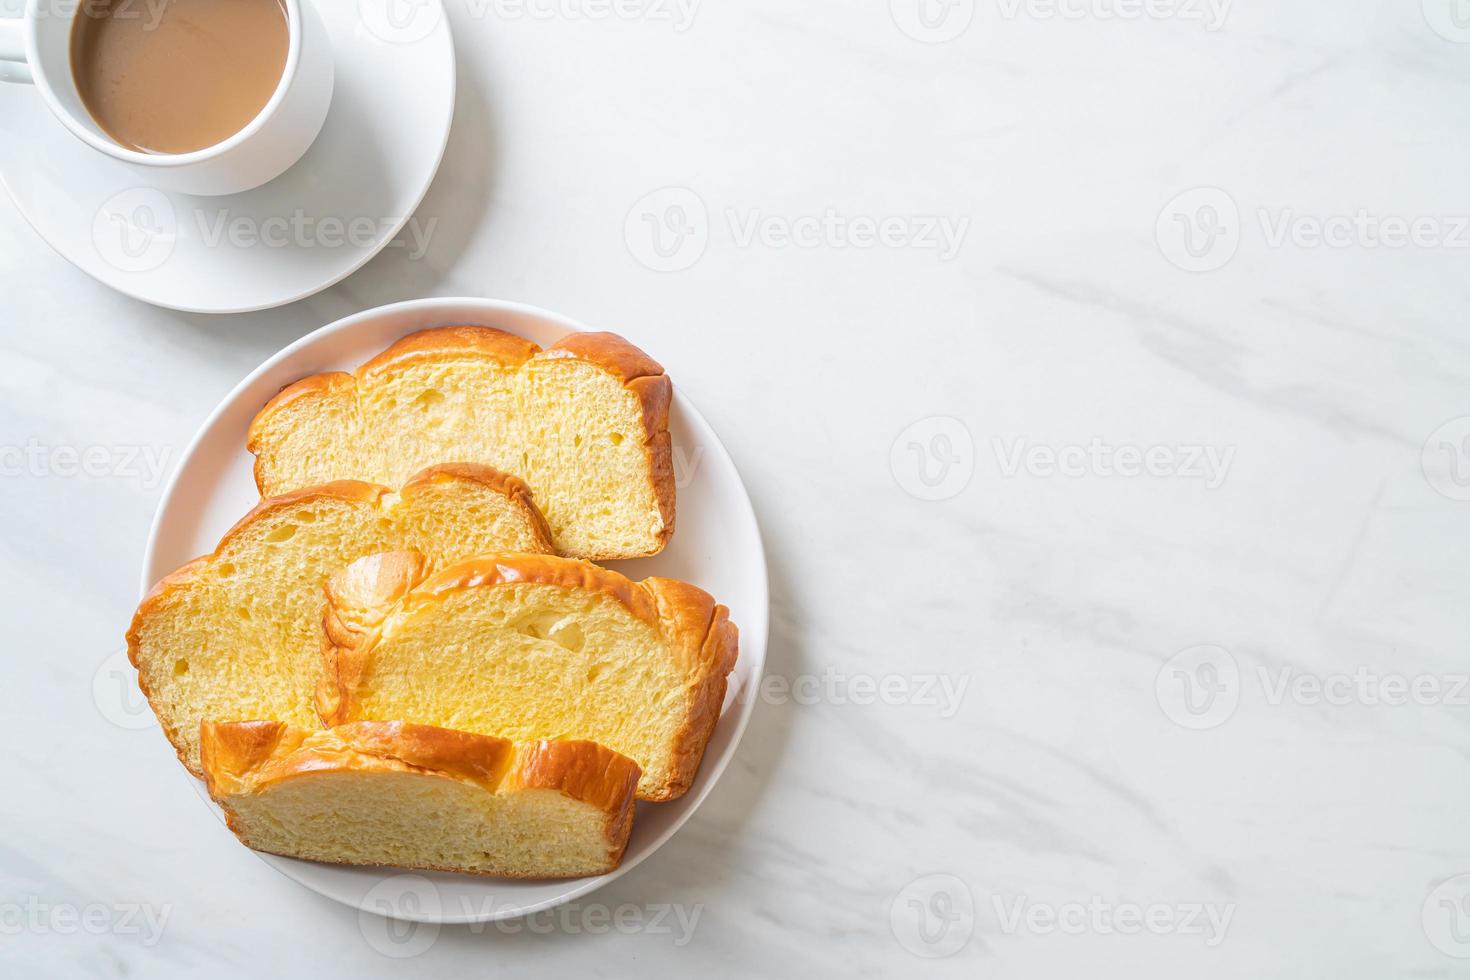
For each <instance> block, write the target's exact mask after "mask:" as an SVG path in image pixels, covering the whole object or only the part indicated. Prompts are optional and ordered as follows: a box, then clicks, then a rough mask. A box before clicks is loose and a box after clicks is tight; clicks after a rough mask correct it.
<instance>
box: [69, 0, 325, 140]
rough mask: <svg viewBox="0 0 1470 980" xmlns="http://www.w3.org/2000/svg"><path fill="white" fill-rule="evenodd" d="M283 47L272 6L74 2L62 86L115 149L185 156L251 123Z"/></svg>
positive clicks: (267, 0) (219, 1)
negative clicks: (71, 88) (68, 77)
mask: <svg viewBox="0 0 1470 980" xmlns="http://www.w3.org/2000/svg"><path fill="white" fill-rule="evenodd" d="M332 2H341V0H332ZM290 38H291V31H290V26H289V23H288V21H287V16H286V9H285V7H284V6H283V5H282V2H281V0H165V2H164V3H162V4H151V3H150V4H143V3H138V2H136V0H84V3H83V5H82V9H81V10H80V11H79V12H78V14H77V16H76V20H75V22H74V24H73V26H72V33H71V65H72V77H73V80H74V81H75V82H76V88H77V93H78V94H79V95H80V96H81V99H82V104H83V105H85V106H86V108H87V111H88V112H89V113H91V115H92V118H93V119H94V120H95V121H96V123H97V125H98V126H99V127H101V129H102V130H103V131H104V132H105V133H107V135H108V136H110V137H112V139H114V140H116V141H117V143H118V144H119V145H120V146H123V147H125V148H127V149H130V150H138V151H141V152H144V153H150V154H176V153H191V152H193V151H195V150H202V149H204V148H206V147H210V146H214V145H215V144H217V143H220V142H223V141H224V140H226V139H228V138H229V137H231V136H233V135H234V134H235V133H238V132H239V131H240V130H242V129H244V128H245V127H246V126H247V125H249V123H250V121H251V120H252V119H254V118H255V117H256V116H258V115H259V114H260V111H261V110H262V109H263V108H265V105H266V103H267V102H269V101H270V99H271V96H272V95H273V94H274V93H275V91H276V88H277V86H278V85H279V84H280V82H281V77H282V75H283V73H284V71H285V67H286V55H287V51H288V49H289V47H290Z"/></svg>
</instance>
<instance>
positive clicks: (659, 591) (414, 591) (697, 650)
mask: <svg viewBox="0 0 1470 980" xmlns="http://www.w3.org/2000/svg"><path fill="white" fill-rule="evenodd" d="M425 567H426V566H425V563H424V562H423V560H422V557H421V556H419V555H417V553H415V552H411V551H408V552H390V553H387V554H383V555H369V556H366V557H364V558H359V559H358V560H357V561H355V562H353V563H352V564H351V565H349V566H348V567H347V568H345V569H343V570H342V571H341V572H339V573H338V574H337V575H335V576H333V577H332V579H330V580H329V581H328V582H327V584H326V586H325V590H326V594H327V604H326V611H325V614H324V616H323V640H322V682H321V685H320V686H319V687H318V700H317V710H318V713H319V714H320V716H321V719H322V723H323V724H325V725H328V726H332V725H340V724H344V723H346V722H347V721H348V719H349V718H350V717H351V714H352V707H351V705H352V702H353V700H354V699H355V695H356V689H357V684H358V681H359V679H360V678H361V676H362V673H363V671H364V669H365V668H366V666H367V662H368V660H369V658H370V657H371V656H372V651H373V648H374V647H375V646H376V644H377V641H378V637H379V632H380V629H381V626H382V624H383V622H384V621H385V620H386V619H387V618H388V617H389V616H390V615H392V613H394V612H395V611H398V610H400V609H406V608H410V607H412V606H415V605H419V604H422V603H426V602H437V601H440V600H441V599H442V598H443V597H444V596H446V595H448V594H449V593H452V592H456V591H459V590H461V589H468V588H478V587H481V586H495V585H500V584H512V583H517V582H534V583H538V584H543V585H554V586H560V587H562V588H569V589H583V590H592V591H600V592H603V593H605V594H607V595H610V596H612V597H613V598H614V599H615V600H617V601H618V602H619V603H620V604H621V605H623V606H624V607H625V608H626V609H628V611H629V612H630V613H632V614H633V615H634V616H636V617H638V618H639V619H641V620H643V621H644V622H646V623H648V624H649V625H651V626H653V627H655V628H656V629H657V630H658V631H659V633H660V634H661V635H662V636H663V638H664V640H665V642H666V643H668V644H669V647H670V649H671V650H672V652H673V655H674V657H675V660H676V662H677V663H678V665H679V667H680V668H681V670H682V671H683V673H684V676H685V684H686V688H687V691H688V705H689V708H688V713H687V715H686V717H685V720H684V722H683V724H682V725H681V726H680V728H679V730H678V733H677V735H676V736H675V739H674V744H673V745H672V747H671V752H670V754H671V757H672V760H673V765H672V766H671V771H670V775H669V778H668V779H667V780H666V781H665V782H664V783H663V784H662V785H659V786H654V787H649V788H646V789H644V790H643V791H642V792H641V793H640V794H639V797H638V798H639V799H644V800H651V801H660V802H662V801H668V800H673V799H677V798H678V797H680V796H682V795H683V794H684V793H685V792H687V791H688V789H689V787H690V786H691V785H692V784H693V782H694V777H695V776H696V774H697V773H698V771H699V765H700V762H701V760H702V759H703V757H704V749H705V746H706V745H707V744H708V742H709V739H710V737H711V735H713V733H714V729H715V725H716V724H717V723H718V722H719V720H720V708H721V706H722V704H723V703H724V700H725V687H726V680H727V677H728V675H729V673H730V671H731V670H733V669H734V667H735V660H736V658H737V656H738V655H739V630H738V629H737V627H736V626H735V624H734V623H732V622H730V611H729V609H727V608H726V607H725V606H723V605H720V604H718V603H716V602H715V601H714V599H713V597H711V596H710V595H709V593H707V592H705V591H704V590H703V589H700V588H698V587H697V586H694V585H690V584H688V583H687V582H678V581H675V580H673V579H661V578H650V579H647V580H645V581H643V582H634V581H632V580H630V579H629V578H627V577H626V576H624V575H621V574H619V573H617V572H614V571H612V570H610V569H606V568H601V567H599V566H597V565H594V564H592V563H591V562H588V561H582V560H579V559H575V558H559V557H556V556H554V555H531V554H504V555H483V556H480V557H476V558H469V559H465V560H463V561H459V562H455V563H454V564H452V565H448V566H446V567H445V568H442V569H440V570H439V571H438V572H435V573H434V574H432V575H428V576H427V577H425V574H424V569H425Z"/></svg>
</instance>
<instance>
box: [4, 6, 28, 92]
mask: <svg viewBox="0 0 1470 980" xmlns="http://www.w3.org/2000/svg"><path fill="white" fill-rule="evenodd" d="M24 23H25V21H24V20H23V19H21V18H19V17H6V18H0V82H26V83H32V82H34V81H35V78H34V77H32V75H31V70H30V68H28V67H27V66H26V42H25V35H24V34H23V33H22V32H21V27H22V25H23V24H24Z"/></svg>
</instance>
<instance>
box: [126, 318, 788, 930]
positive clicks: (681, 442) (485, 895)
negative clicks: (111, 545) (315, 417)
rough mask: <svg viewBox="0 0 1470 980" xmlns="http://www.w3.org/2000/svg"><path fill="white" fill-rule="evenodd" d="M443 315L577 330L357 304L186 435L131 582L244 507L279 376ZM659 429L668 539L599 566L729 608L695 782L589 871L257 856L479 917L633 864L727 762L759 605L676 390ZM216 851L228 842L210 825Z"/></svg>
mask: <svg viewBox="0 0 1470 980" xmlns="http://www.w3.org/2000/svg"><path fill="white" fill-rule="evenodd" d="M454 324H478V325H482V326H490V327H498V328H500V329H501V330H506V331H509V332H511V333H515V334H519V335H520V336H522V337H526V338H528V339H530V340H533V341H535V342H536V343H538V344H540V345H542V346H543V347H545V346H547V345H549V344H551V343H554V342H555V341H556V340H558V339H560V338H561V337H563V336H565V335H566V334H568V333H571V332H573V331H577V330H582V329H584V328H583V327H582V326H581V325H580V324H577V323H576V322H574V321H572V320H569V319H567V318H565V317H561V316H558V315H556V314H553V313H548V312H546V311H544V310H538V309H535V308H533V307H529V306H521V305H518V304H515V303H504V302H499V301H494V300H477V299H426V300H415V301H412V302H408V303H398V304H395V305H392V306H385V307H381V308H379V309H376V310H369V311H367V312H365V313H359V314H357V315H356V316H350V317H347V318H346V319H344V320H339V321H337V322H336V323H333V324H331V325H329V326H326V327H322V328H321V329H320V330H317V331H315V332H314V333H311V334H309V335H307V336H306V337H304V338H302V339H301V340H299V341H297V342H296V343H294V344H292V345H291V346H290V347H287V348H286V349H285V350H283V351H281V352H280V353H279V354H277V355H276V356H274V357H272V358H271V359H270V360H268V361H266V362H265V363H264V364H263V365H261V366H260V367H259V368H257V369H256V370H255V371H254V372H253V373H252V374H251V375H250V376H249V377H248V378H246V379H245V380H244V381H243V382H241V383H240V385H239V386H238V387H237V388H235V390H234V391H232V392H230V394H229V395H228V396H227V397H226V398H225V400H224V401H223V402H222V403H220V405H219V407H218V408H216V409H215V410H214V413H213V414H212V415H210V417H209V419H208V420H207V421H206V422H205V423H204V427H203V428H202V429H200V430H199V434H198V435H196V436H195V437H194V441H193V442H192V443H191V444H190V446H189V448H188V450H187V451H186V452H185V453H184V455H183V458H182V460H181V461H180V463H179V467H178V470H177V472H176V473H175V474H174V476H173V479H172V480H171V482H170V483H169V485H168V487H167V489H166V490H165V491H164V495H163V501H162V503H161V504H160V505H159V508H158V514H157V515H156V516H155V518H154V521H153V529H152V531H151V532H150V533H149V536H148V547H147V551H146V552H145V554H144V558H143V574H142V582H141V583H140V587H141V590H142V591H145V592H146V591H147V589H148V588H150V587H151V586H152V584H153V583H154V582H155V581H157V580H158V579H160V578H162V577H163V576H164V575H166V574H167V573H168V572H170V571H172V570H173V569H175V568H177V567H178V566H179V565H182V564H183V563H184V562H186V561H188V560H190V559H192V558H194V557H196V556H197V555H201V554H207V553H208V552H210V551H213V550H214V547H215V545H216V544H217V543H218V542H219V538H220V536H221V535H222V534H224V532H225V531H226V530H227V529H228V528H229V527H230V525H231V524H233V523H234V521H235V520H236V519H237V518H238V517H240V515H242V514H244V513H245V512H246V511H247V510H249V509H250V507H252V506H253V505H254V504H255V502H256V500H257V499H258V498H257V495H256V491H255V483H254V481H253V479H252V476H251V465H252V462H253V459H254V457H252V456H251V455H250V454H249V453H247V452H246V451H245V430H246V428H247V426H248V425H249V423H250V420H251V418H252V417H253V416H254V415H255V413H256V411H257V410H259V408H260V407H261V406H262V405H264V404H265V403H266V401H267V400H268V399H269V398H270V397H271V396H272V395H274V394H275V393H276V392H277V391H278V390H279V389H280V388H281V387H282V386H283V385H286V384H289V383H290V382H292V381H295V380H296V379H298V378H301V377H303V376H305V375H308V374H314V373H316V372H318V371H335V370H351V369H352V368H355V367H356V366H357V365H359V364H361V363H362V362H363V361H366V360H368V359H369V358H371V357H372V356H373V355H375V354H377V353H378V352H380V351H381V350H383V349H384V348H385V347H387V346H388V345H390V344H391V343H393V342H394V341H395V340H397V339H398V338H400V337H402V336H403V335H405V334H407V333H411V332H413V331H414V330H420V329H423V328H425V327H438V326H450V325H454ZM634 339H635V342H636V338H634ZM652 353H654V354H655V356H657V352H652ZM670 429H671V431H672V434H673V441H674V460H675V463H674V468H675V478H676V480H677V482H678V512H677V524H676V530H675V533H674V537H673V539H672V540H671V541H670V543H669V545H668V547H667V548H665V549H664V551H663V553H662V554H660V555H658V556H657V557H654V558H642V559H638V560H637V561H627V562H611V563H609V565H610V567H613V568H616V569H617V570H618V571H621V572H623V573H624V574H626V575H629V576H631V577H633V578H644V577H646V576H648V575H663V576H668V577H672V578H679V579H684V580H686V581H690V582H693V583H695V584H697V585H699V586H701V587H703V588H704V589H706V590H708V591H709V592H710V593H712V594H713V595H714V596H715V597H716V598H717V599H719V600H720V601H721V602H723V603H725V604H726V605H728V606H729V607H730V616H731V618H732V619H733V620H734V621H735V622H736V623H737V624H738V625H739V627H740V656H739V659H738V660H737V662H736V665H735V672H734V674H732V675H731V678H730V686H729V691H728V692H727V694H726V697H725V704H724V708H723V715H722V717H721V719H720V723H719V725H718V726H717V727H716V729H715V734H714V738H713V739H712V740H711V741H710V743H709V747H708V748H707V749H706V751H705V756H704V763H703V765H702V766H701V767H700V770H699V777H698V778H697V779H696V780H695V783H694V785H693V787H692V788H690V790H689V792H688V793H686V794H684V796H682V797H680V798H679V799H677V800H674V801H673V802H671V803H657V804H650V803H640V804H638V813H637V816H636V818H635V819H634V822H633V836H632V839H631V840H630V842H629V844H628V851H627V855H626V856H625V857H624V858H623V863H622V865H621V866H620V867H619V868H618V869H617V870H616V871H614V872H612V873H611V874H606V875H601V876H598V877H594V878H582V879H577V880H573V881H553V882H535V881H511V880H507V879H499V878H478V877H472V876H466V875H447V874H431V873H422V874H420V873H418V872H414V873H411V874H405V873H400V872H396V871H392V870H384V869H375V868H349V867H336V866H332V865H325V864H314V863H311V862H308V861H295V860H291V859H288V858H279V857H274V856H270V855H262V857H263V859H264V860H265V861H267V862H268V863H270V864H271V865H273V866H274V867H276V868H277V869H278V870H279V871H281V872H282V873H283V874H285V875H286V876H287V877H289V878H292V879H294V880H296V881H298V882H300V883H301V884H303V885H305V886H306V887H308V888H310V889H312V890H313V891H316V892H319V893H321V894H323V895H326V896H327V897H329V898H334V899H336V900H337V901H339V902H343V903H345V904H347V905H352V906H355V907H357V908H360V909H364V910H366V911H370V912H378V913H387V914H391V915H393V916H395V917H397V918H404V919H411V920H416V921H426V922H443V923H453V922H488V921H494V920H497V919H508V918H513V917H515V916H518V915H524V914H527V913H530V912H535V911H538V910H540V909H545V908H550V907H552V906H555V905H560V904H561V903H563V902H567V901H570V900H572V899H574V898H577V897H578V896H581V895H586V894H587V893H588V892H590V891H592V890H593V889H595V888H598V887H600V886H601V885H604V884H606V883H607V882H609V881H611V880H613V879H614V878H617V877H618V876H619V875H622V874H624V873H626V872H627V871H629V870H631V869H632V868H634V867H636V866H637V865H638V864H639V863H640V862H641V861H643V860H644V859H645V858H647V857H649V856H650V855H651V854H653V852H654V851H656V850H658V848H659V847H660V846H661V845H662V844H663V843H664V841H666V840H668V839H669V838H670V837H671V836H673V834H674V832H675V831H676V830H678V829H679V827H681V826H682V825H683V824H684V821H686V820H688V819H689V818H690V816H692V815H693V813H694V811H695V809H696V808H697V807H698V806H699V804H700V802H701V801H702V800H703V799H704V798H705V796H706V795H708V793H709V791H710V789H711V788H712V787H713V786H714V784H715V781H716V780H717V779H719V777H720V774H721V773H722V772H723V771H724V770H725V767H726V766H727V765H729V763H730V759H731V757H732V756H733V755H734V753H735V746H736V744H737V743H738V742H739V741H740V735H741V733H742V732H743V731H744V729H745V725H746V723H747V722H748V721H749V719H750V713H751V710H752V708H753V707H754V705H755V698H754V697H752V696H750V695H751V694H753V693H754V692H755V691H756V690H757V688H758V686H759V684H760V678H761V671H762V668H763V667H764V664H765V659H766V626H767V620H768V613H769V609H768V596H767V591H766V564H765V554H764V552H763V550H762V548H761V540H760V532H759V530H758V529H757V527H756V522H755V514H754V512H753V511H752V510H751V506H750V499H749V498H748V497H747V496H746V494H745V487H744V486H743V485H742V484H741V482H740V475H739V474H738V473H737V472H736V471H735V465H734V463H732V462H731V460H730V457H729V454H728V453H726V452H725V448H724V447H723V446H722V445H721V444H720V440H719V439H718V437H716V436H715V434H714V432H713V431H712V430H711V429H710V427H709V425H708V423H706V422H705V421H704V419H703V418H702V417H701V416H700V414H699V412H698V411H696V410H695V408H694V406H693V405H691V404H690V403H689V400H688V399H687V398H685V397H684V396H683V394H682V393H681V392H680V391H679V390H678V388H677V387H676V388H675V390H674V402H673V409H672V413H671V418H670ZM164 750H165V747H164V746H160V751H164ZM190 781H191V782H194V784H195V786H196V788H197V789H198V791H199V794H200V796H201V797H202V798H203V799H204V800H205V801H206V802H209V805H210V806H211V807H213V806H214V804H213V803H212V802H210V801H209V797H208V795H207V794H206V793H205V791H204V787H203V785H202V784H200V783H199V782H198V781H197V780H194V779H193V778H192V777H190ZM215 812H216V814H218V812H219V811H218V809H217V808H216V811H215ZM220 846H221V847H237V846H239V845H238V844H237V843H235V841H234V838H233V837H232V836H230V835H228V834H227V833H226V832H224V831H222V832H221V836H220Z"/></svg>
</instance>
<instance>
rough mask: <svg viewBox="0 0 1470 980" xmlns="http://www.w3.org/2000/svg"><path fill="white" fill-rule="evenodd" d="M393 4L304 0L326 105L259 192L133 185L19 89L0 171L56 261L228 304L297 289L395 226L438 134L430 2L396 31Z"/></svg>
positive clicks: (151, 292) (176, 304) (141, 286)
mask: <svg viewBox="0 0 1470 980" xmlns="http://www.w3.org/2000/svg"><path fill="white" fill-rule="evenodd" d="M396 5H398V4H396V0H316V8H317V10H318V11H319V12H320V13H321V17H322V20H323V21H324V22H325V23H326V26H327V32H328V33H329V34H330V35H331V38H332V47H333V51H334V55H335V58H336V75H337V77H336V88H335V90H334V92H333V95H332V108H331V111H330V113H329V114H328V116H327V121H326V125H325V126H324V127H323V128H322V131H321V135H320V136H318V137H317V139H316V142H315V143H313V144H312V147H311V149H310V150H308V151H307V153H306V156H304V157H302V158H301V160H300V162H298V163H297V164H296V165H295V166H294V167H292V168H291V169H290V170H288V171H287V172H286V173H285V174H283V175H281V176H280V177H277V178H276V179H275V180H273V181H271V182H270V183H268V184H266V185H264V186H263V187H258V188H256V189H255V190H253V191H247V192H245V193H243V194H236V195H233V196H230V197H190V196H188V195H183V194H166V193H163V192H161V191H158V190H155V189H153V188H149V187H145V186H142V179H141V178H140V177H138V176H137V175H136V174H134V173H132V172H131V171H129V170H127V169H125V168H124V167H123V166H122V165H121V164H120V163H117V162H116V161H113V160H110V159H108V158H107V157H104V156H103V155H101V154H99V153H96V152H94V151H92V150H90V149H88V148H87V147H86V146H85V145H84V144H83V143H82V142H81V141H79V140H78V139H76V138H75V137H74V136H72V135H71V134H70V133H69V132H67V130H66V129H65V128H63V127H62V125H61V124H60V123H59V122H57V121H56V119H55V118H54V117H53V116H52V115H51V113H50V112H48V111H47V109H46V107H45V106H44V105H43V104H42V103H41V99H40V98H39V96H38V95H37V93H36V92H35V91H33V90H32V89H31V87H30V86H29V85H22V84H0V182H3V183H4V185H5V189H6V190H8V191H9V192H10V196H11V198H12V199H13V200H14V201H15V204H16V207H18V208H19V209H20V212H21V214H23V215H25V217H26V220H28V221H29V222H30V223H31V226H32V227H34V228H35V229H36V231H37V232H38V233H39V234H40V236H41V237H42V238H44V239H45V240H46V241H47V242H48V243H49V244H50V245H51V247H52V248H54V249H56V251H57V252H59V253H61V255H62V256H63V257H64V258H66V259H67V260H69V261H70V262H72V263H73V264H74V265H76V266H77V268H79V269H81V270H82V271H83V272H85V273H87V274H88V275H90V276H92V277H93V278H95V279H97V280H98V281H99V282H103V283H105V284H107V285H108V286H111V287H112V288H113V289H116V290H118V291H119V292H122V293H126V294H127V295H129V296H132V297H135V298H137V299H141V300H143V301H145V302H148V303H153V304H155V305H157V306H166V307H171V308H173V309H177V310H187V311H190V312H196V313H241V312H245V311H248V310H259V309H266V308H268V307H272V306H280V305H282V304H284V303H290V302H293V301H295V300H298V299H302V298H303V297H306V296H310V295H311V294H312V293H315V292H318V291H320V290H322V289H325V288H327V287H328V286H330V285H332V284H333V283H335V282H337V281H338V280H340V279H342V278H344V277H345V276H347V275H350V274H351V273H352V272H354V271H356V270H357V269H358V268H359V267H360V266H361V265H362V264H363V263H365V262H366V261H367V260H368V259H370V258H372V257H373V256H374V255H376V254H377V253H378V252H379V251H381V250H382V249H383V248H384V247H385V246H387V245H388V243H389V242H390V241H392V240H393V239H394V236H396V235H398V233H399V231H400V229H401V228H402V227H403V225H404V224H405V223H406V222H407V221H408V219H409V216H411V215H412V214H413V211H414V209H415V208H417V207H418V205H419V202H420V201H421V200H422V199H423V196H424V193H425V192H426V191H427V190H428V189H429V183H430V181H432V180H433V179H434V172H435V171H436V170H437V169H438V168H439V161H440V159H441V158H442V157H443V155H444V146H445V143H446V142H447V141H448V139H449V124H450V120H451V117H452V116H453V114H454V43H453V40H452V39H451V37H450V34H449V22H448V19H447V18H446V17H445V16H444V15H443V9H442V7H441V5H440V0H419V4H418V6H417V7H416V8H414V9H415V11H416V12H415V14H414V18H415V21H414V24H413V25H410V27H411V28H412V29H408V30H405V29H404V28H403V26H402V24H401V23H400V21H398V20H395V19H394V18H393V17H392V16H390V15H391V14H392V13H393V8H394V7H395V6H396ZM420 27H421V28H422V29H420ZM354 222H356V223H355V225H354V224H353V223H354ZM416 229H417V230H418V231H420V232H422V231H423V230H424V226H421V224H420V222H417V221H415V222H414V223H413V225H410V226H409V228H408V229H407V231H405V234H404V235H403V236H402V238H401V240H402V241H404V242H405V244H404V247H405V248H410V249H412V248H414V247H415V241H416V240H415V238H414V237H413V235H411V234H409V232H412V231H414V230H416Z"/></svg>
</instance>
